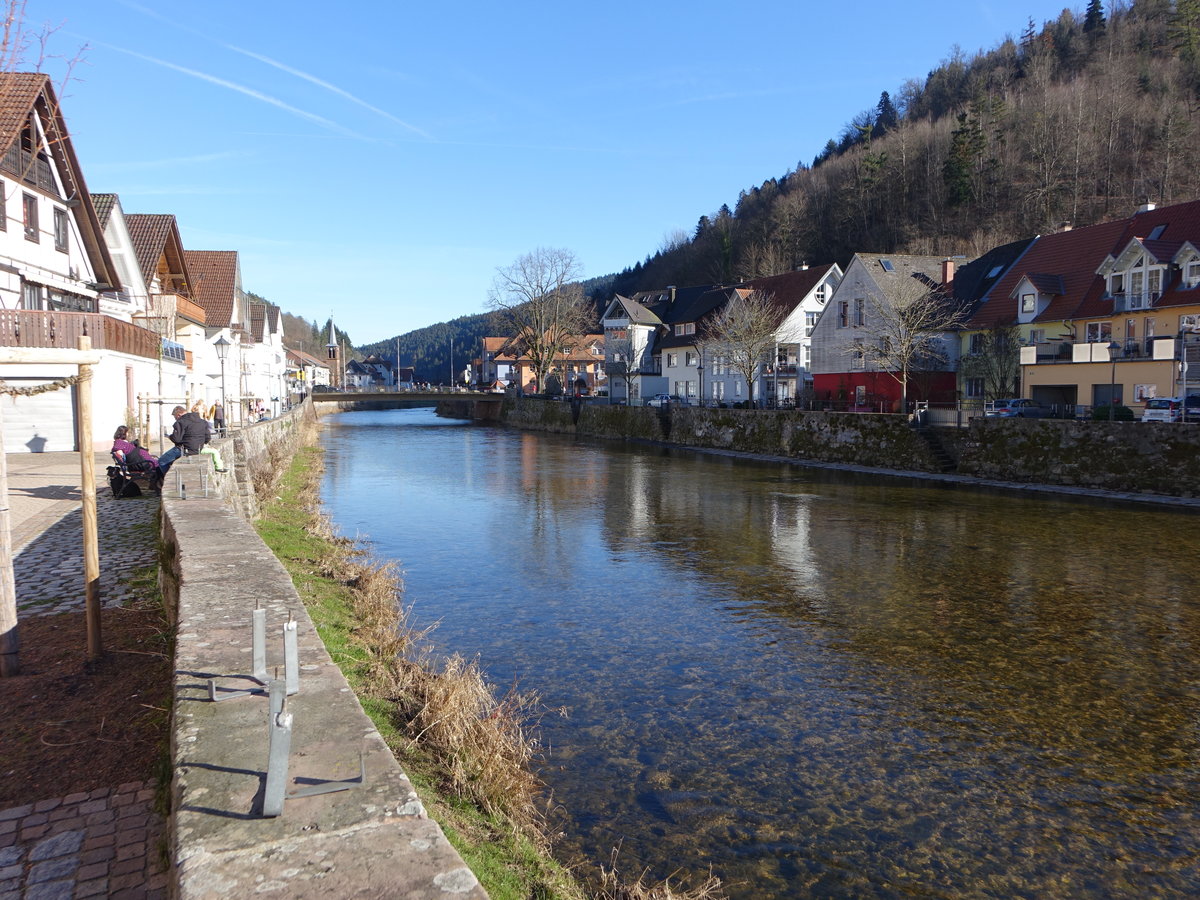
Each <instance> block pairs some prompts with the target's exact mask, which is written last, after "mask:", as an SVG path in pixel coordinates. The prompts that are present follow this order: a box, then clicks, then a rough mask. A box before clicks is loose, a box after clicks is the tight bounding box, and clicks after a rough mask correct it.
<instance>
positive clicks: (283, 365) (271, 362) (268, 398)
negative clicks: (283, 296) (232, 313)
mask: <svg viewBox="0 0 1200 900" xmlns="http://www.w3.org/2000/svg"><path fill="white" fill-rule="evenodd" d="M249 310H250V329H249V330H250V340H249V342H248V343H246V344H245V345H244V346H243V363H242V365H243V368H244V382H245V385H246V393H247V397H248V398H249V399H250V402H251V403H253V404H254V408H255V409H257V410H258V411H259V413H260V414H261V413H264V412H269V413H270V414H271V415H272V416H277V415H279V414H280V413H281V412H283V410H284V408H285V407H286V406H287V384H286V373H287V358H286V351H285V350H284V347H283V316H282V314H281V312H280V310H279V307H278V306H276V305H275V304H273V303H267V302H266V301H263V300H257V299H250V301H249Z"/></svg>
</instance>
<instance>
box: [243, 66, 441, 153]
mask: <svg viewBox="0 0 1200 900" xmlns="http://www.w3.org/2000/svg"><path fill="white" fill-rule="evenodd" d="M222 46H224V47H225V49H226V50H232V51H233V52H234V53H240V54H242V55H243V56H248V57H250V58H251V59H257V60H258V61H259V62H261V63H266V64H267V65H268V66H274V67H275V68H276V69H279V70H280V71H281V72H287V73H288V74H289V75H295V76H296V77H297V78H303V79H304V80H305V81H309V82H312V83H313V84H315V85H317V86H318V87H323V88H325V90H327V91H332V92H333V93H335V94H337V95H338V96H339V97H344V98H346V99H347V100H349V101H350V102H351V103H357V104H358V105H359V106H361V107H364V108H365V109H369V110H370V111H371V112H373V113H375V114H376V115H380V116H383V117H384V118H385V119H388V120H389V121H392V122H395V123H396V124H397V125H400V126H403V127H404V128H407V129H408V130H409V131H411V132H414V133H415V134H419V135H421V137H423V138H428V139H429V140H433V136H432V135H431V134H429V133H428V132H427V131H423V130H422V129H420V128H418V127H417V126H416V125H410V124H409V123H408V122H405V121H404V120H403V119H400V118H397V117H396V116H393V115H392V114H391V113H390V112H387V111H386V110H382V109H380V108H379V107H377V106H372V105H371V104H370V103H367V102H366V101H365V100H360V99H359V98H358V97H355V96H354V95H353V94H351V93H350V92H349V91H345V90H343V89H342V88H340V87H338V86H337V85H335V84H330V83H329V82H328V81H322V80H321V79H320V78H317V77H316V76H314V75H309V74H308V73H307V72H301V71H300V70H299V69H293V68H292V67H291V66H289V65H285V64H284V63H281V62H279V61H278V60H274V59H271V57H269V56H263V55H262V54H260V53H255V52H253V51H252V50H244V49H243V48H241V47H235V46H233V45H232V44H224V45H222Z"/></svg>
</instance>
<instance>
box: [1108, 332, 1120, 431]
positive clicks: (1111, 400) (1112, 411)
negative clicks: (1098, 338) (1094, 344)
mask: <svg viewBox="0 0 1200 900" xmlns="http://www.w3.org/2000/svg"><path fill="white" fill-rule="evenodd" d="M1120 349H1121V345H1120V344H1118V343H1117V342H1116V341H1109V344H1108V358H1109V359H1111V360H1112V379H1111V381H1110V382H1109V385H1108V421H1110V422H1111V421H1113V420H1114V419H1115V418H1116V416H1117V351H1118V350H1120Z"/></svg>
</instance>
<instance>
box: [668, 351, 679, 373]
mask: <svg viewBox="0 0 1200 900" xmlns="http://www.w3.org/2000/svg"><path fill="white" fill-rule="evenodd" d="M678 362H679V354H678V353H668V354H667V368H668V369H673V368H675V366H676V365H678Z"/></svg>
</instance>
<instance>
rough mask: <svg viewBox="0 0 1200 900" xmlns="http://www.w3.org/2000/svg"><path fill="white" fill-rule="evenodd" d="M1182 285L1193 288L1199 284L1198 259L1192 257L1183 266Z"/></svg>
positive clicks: (1199, 270) (1199, 266) (1199, 265)
mask: <svg viewBox="0 0 1200 900" xmlns="http://www.w3.org/2000/svg"><path fill="white" fill-rule="evenodd" d="M1183 281H1184V287H1187V288H1194V287H1196V286H1197V285H1200V259H1193V260H1192V261H1191V262H1190V263H1188V264H1187V265H1186V266H1184V268H1183Z"/></svg>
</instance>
